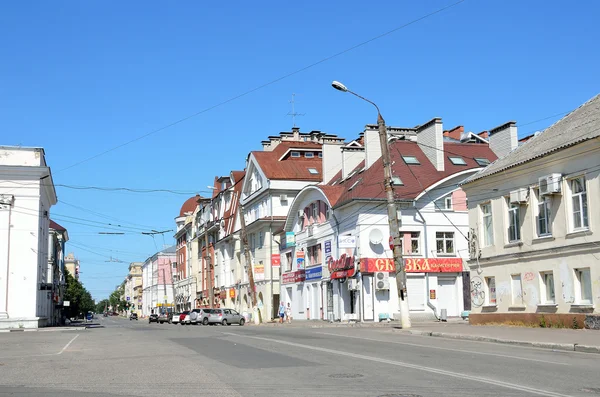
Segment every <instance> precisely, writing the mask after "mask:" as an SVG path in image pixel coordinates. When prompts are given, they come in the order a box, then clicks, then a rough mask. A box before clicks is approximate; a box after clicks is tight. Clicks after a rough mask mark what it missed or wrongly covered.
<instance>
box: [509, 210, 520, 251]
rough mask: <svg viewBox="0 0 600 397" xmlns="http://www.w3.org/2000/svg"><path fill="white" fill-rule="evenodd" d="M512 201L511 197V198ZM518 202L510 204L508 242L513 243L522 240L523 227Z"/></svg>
mask: <svg viewBox="0 0 600 397" xmlns="http://www.w3.org/2000/svg"><path fill="white" fill-rule="evenodd" d="M509 201H510V199H509ZM519 209H520V206H519V205H518V204H512V203H509V204H508V242H509V243H512V242H515V241H519V240H521V227H520V224H519V212H520V211H519Z"/></svg>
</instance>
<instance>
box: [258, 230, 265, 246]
mask: <svg viewBox="0 0 600 397" xmlns="http://www.w3.org/2000/svg"><path fill="white" fill-rule="evenodd" d="M264 243H265V232H258V248H262V247H263V244H264Z"/></svg>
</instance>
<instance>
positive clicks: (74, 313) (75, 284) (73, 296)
mask: <svg viewBox="0 0 600 397" xmlns="http://www.w3.org/2000/svg"><path fill="white" fill-rule="evenodd" d="M65 284H66V288H65V293H64V300H66V301H69V303H70V304H69V306H67V307H65V314H66V316H67V317H78V316H79V315H85V314H86V313H87V312H89V311H93V310H94V309H95V305H94V300H93V299H92V295H91V294H90V293H89V292H88V290H86V289H85V288H84V286H83V284H81V283H80V282H79V280H76V279H75V278H74V277H73V276H71V274H70V273H69V272H66V273H65Z"/></svg>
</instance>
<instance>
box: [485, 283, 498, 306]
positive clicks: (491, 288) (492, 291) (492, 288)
mask: <svg viewBox="0 0 600 397" xmlns="http://www.w3.org/2000/svg"><path fill="white" fill-rule="evenodd" d="M485 289H486V290H487V291H486V292H487V294H486V296H487V299H486V301H487V304H488V305H495V304H496V277H486V278H485Z"/></svg>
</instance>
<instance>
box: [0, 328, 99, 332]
mask: <svg viewBox="0 0 600 397" xmlns="http://www.w3.org/2000/svg"><path fill="white" fill-rule="evenodd" d="M86 329H87V327H60V328H52V327H48V328H9V329H0V333H8V332H61V331H85V330H86Z"/></svg>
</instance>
